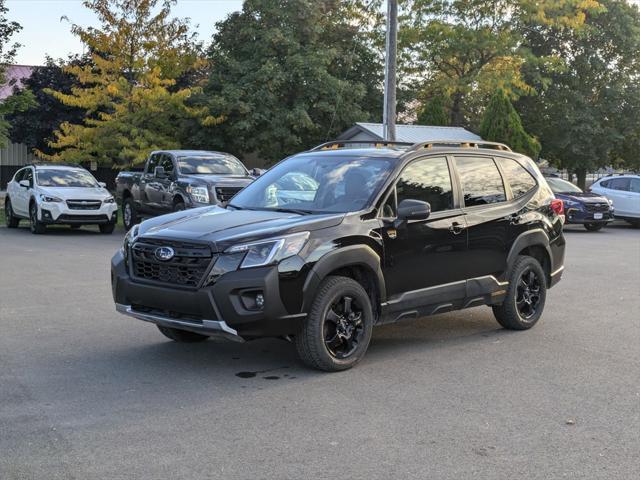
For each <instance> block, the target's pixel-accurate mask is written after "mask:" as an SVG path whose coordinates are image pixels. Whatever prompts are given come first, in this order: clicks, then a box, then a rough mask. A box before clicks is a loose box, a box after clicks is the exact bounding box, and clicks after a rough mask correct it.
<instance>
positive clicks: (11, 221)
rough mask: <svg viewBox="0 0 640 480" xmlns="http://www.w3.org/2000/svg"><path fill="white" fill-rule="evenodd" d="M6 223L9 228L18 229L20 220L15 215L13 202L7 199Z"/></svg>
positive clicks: (5, 209) (5, 208)
mask: <svg viewBox="0 0 640 480" xmlns="http://www.w3.org/2000/svg"><path fill="white" fill-rule="evenodd" d="M4 221H5V223H6V225H7V228H18V225H19V224H20V219H19V218H18V217H16V216H15V215H14V214H13V208H12V207H11V200H9V198H7V199H6V200H5V202H4Z"/></svg>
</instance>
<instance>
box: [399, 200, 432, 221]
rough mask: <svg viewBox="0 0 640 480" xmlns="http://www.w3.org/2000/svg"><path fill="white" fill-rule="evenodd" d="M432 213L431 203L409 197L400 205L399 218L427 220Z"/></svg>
mask: <svg viewBox="0 0 640 480" xmlns="http://www.w3.org/2000/svg"><path fill="white" fill-rule="evenodd" d="M429 215H431V205H429V203H428V202H423V201H422V200H413V199H410V198H407V199H405V200H402V201H401V202H400V205H398V219H399V220H426V219H427V218H429Z"/></svg>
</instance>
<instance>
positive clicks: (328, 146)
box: [309, 140, 413, 152]
mask: <svg viewBox="0 0 640 480" xmlns="http://www.w3.org/2000/svg"><path fill="white" fill-rule="evenodd" d="M348 145H373V146H374V147H375V148H382V147H390V146H395V145H397V146H400V147H411V146H412V145H413V143H411V142H390V141H387V140H333V141H331V142H325V143H321V144H320V145H318V146H315V147H313V148H312V149H311V150H309V151H310V152H315V151H318V150H338V149H340V148H344V147H346V146H348Z"/></svg>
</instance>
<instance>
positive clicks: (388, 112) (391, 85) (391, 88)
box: [382, 0, 398, 141]
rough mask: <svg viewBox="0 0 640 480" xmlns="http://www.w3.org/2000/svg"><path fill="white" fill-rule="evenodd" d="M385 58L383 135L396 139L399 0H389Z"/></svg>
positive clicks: (385, 137) (391, 139)
mask: <svg viewBox="0 0 640 480" xmlns="http://www.w3.org/2000/svg"><path fill="white" fill-rule="evenodd" d="M385 51H386V52H385V59H384V111H383V113H382V136H383V137H384V139H385V140H388V141H394V140H395V139H396V65H397V55H398V0H387V41H386V49H385Z"/></svg>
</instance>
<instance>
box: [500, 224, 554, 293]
mask: <svg viewBox="0 0 640 480" xmlns="http://www.w3.org/2000/svg"><path fill="white" fill-rule="evenodd" d="M520 255H527V256H529V257H533V258H535V259H536V260H537V261H538V263H540V266H542V270H543V271H544V273H545V276H546V280H547V287H549V286H550V285H551V258H552V255H551V249H550V248H549V237H548V236H547V234H546V233H545V232H544V231H543V230H541V229H535V230H529V231H527V232H524V233H522V234H521V235H520V236H519V237H518V238H516V240H515V242H513V245H512V246H511V250H510V251H509V255H508V257H507V271H506V272H505V275H508V274H509V272H510V271H511V269H512V267H513V265H514V263H515V262H516V260H517V259H518V257H519V256H520Z"/></svg>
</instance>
